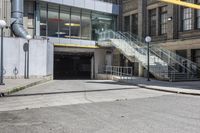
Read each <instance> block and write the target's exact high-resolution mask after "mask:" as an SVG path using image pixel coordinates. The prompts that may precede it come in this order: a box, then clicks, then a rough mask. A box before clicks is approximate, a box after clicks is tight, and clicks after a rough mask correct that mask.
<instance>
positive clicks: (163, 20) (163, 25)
mask: <svg viewBox="0 0 200 133" xmlns="http://www.w3.org/2000/svg"><path fill="white" fill-rule="evenodd" d="M166 33H167V6H164V7H161V8H160V34H161V35H162V34H166Z"/></svg>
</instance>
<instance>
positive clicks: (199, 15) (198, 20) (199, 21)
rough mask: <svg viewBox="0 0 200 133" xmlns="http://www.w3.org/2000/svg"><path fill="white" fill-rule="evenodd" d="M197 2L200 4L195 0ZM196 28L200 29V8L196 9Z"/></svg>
mask: <svg viewBox="0 0 200 133" xmlns="http://www.w3.org/2000/svg"><path fill="white" fill-rule="evenodd" d="M197 4H200V0H197ZM197 28H198V29H200V10H197Z"/></svg>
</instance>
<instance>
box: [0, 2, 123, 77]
mask: <svg viewBox="0 0 200 133" xmlns="http://www.w3.org/2000/svg"><path fill="white" fill-rule="evenodd" d="M119 3H120V1H119V0H24V1H23V0H17V1H15V0H1V1H0V19H3V20H5V21H6V22H7V26H8V27H7V28H6V29H4V36H5V40H4V42H5V43H4V45H5V47H4V75H5V77H19V78H21V77H23V76H24V75H25V74H26V73H27V69H28V73H29V75H30V76H32V77H34V76H36V77H38V76H39V77H40V76H47V75H54V78H95V74H97V73H98V69H99V67H100V66H103V65H112V64H111V62H112V61H111V58H110V57H111V55H110V53H111V51H110V50H109V49H106V48H99V47H98V46H97V42H96V40H97V39H98V33H99V32H101V31H105V30H108V29H112V30H118V29H117V28H118V27H119V26H118V24H119V23H118V21H119V12H120V8H119V7H120V6H119ZM23 12H24V13H23ZM19 14H20V15H19ZM21 17H22V18H21ZM21 25H23V27H21ZM27 35H31V36H32V37H33V38H32V39H31V40H30V41H28V40H27V38H26V37H27ZM27 43H28V45H27ZM26 45H27V46H29V53H28V52H27V51H26V48H25V47H26ZM27 58H28V59H29V60H27ZM27 62H28V63H27Z"/></svg>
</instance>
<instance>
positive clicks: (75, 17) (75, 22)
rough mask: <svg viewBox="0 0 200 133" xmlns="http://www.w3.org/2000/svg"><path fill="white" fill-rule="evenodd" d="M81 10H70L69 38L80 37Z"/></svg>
mask: <svg viewBox="0 0 200 133" xmlns="http://www.w3.org/2000/svg"><path fill="white" fill-rule="evenodd" d="M80 22H81V12H80V10H79V9H75V8H74V9H72V10H71V24H70V26H71V38H74V39H78V38H80V37H81V34H80V27H81V23H80Z"/></svg>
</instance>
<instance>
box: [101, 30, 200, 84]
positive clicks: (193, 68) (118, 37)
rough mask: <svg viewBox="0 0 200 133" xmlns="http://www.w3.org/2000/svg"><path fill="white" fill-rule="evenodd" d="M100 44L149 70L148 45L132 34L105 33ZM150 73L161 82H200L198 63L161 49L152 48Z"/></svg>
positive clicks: (110, 31) (102, 34)
mask: <svg viewBox="0 0 200 133" xmlns="http://www.w3.org/2000/svg"><path fill="white" fill-rule="evenodd" d="M98 44H99V45H101V46H104V45H105V44H111V45H112V46H114V47H115V48H117V49H118V50H119V51H120V52H121V53H122V54H123V55H124V56H125V57H126V58H127V59H129V60H130V61H131V62H134V61H135V59H137V61H139V62H140V63H141V64H142V65H143V66H144V67H145V68H147V45H146V43H145V42H144V41H142V39H139V38H138V37H137V36H135V35H133V34H131V33H122V32H115V31H112V30H109V31H105V32H102V33H100V34H99V42H98ZM150 72H151V74H152V75H154V76H155V77H156V78H157V79H159V80H168V81H187V80H199V68H198V66H197V64H196V63H194V62H192V61H190V60H188V59H185V58H183V57H181V56H179V55H177V54H175V53H174V52H171V51H169V50H166V49H164V48H161V47H153V46H151V47H150Z"/></svg>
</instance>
